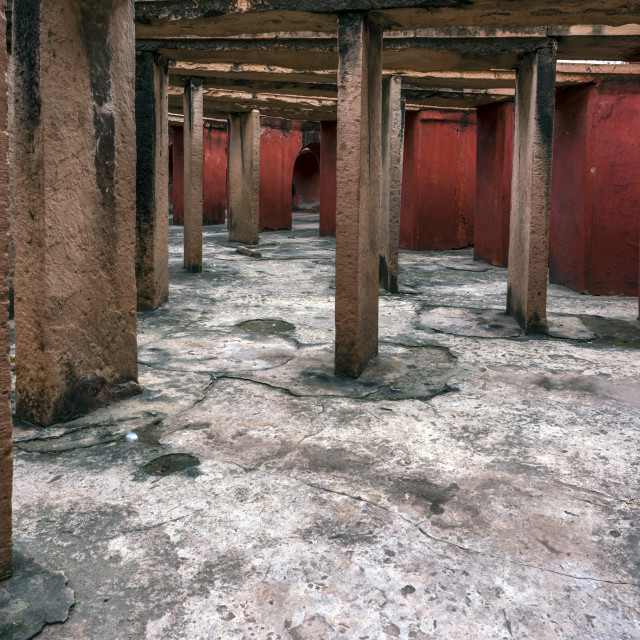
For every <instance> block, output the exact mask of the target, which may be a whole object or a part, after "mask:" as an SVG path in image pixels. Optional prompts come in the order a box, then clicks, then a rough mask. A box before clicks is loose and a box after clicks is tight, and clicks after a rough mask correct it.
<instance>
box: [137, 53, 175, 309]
mask: <svg viewBox="0 0 640 640" xmlns="http://www.w3.org/2000/svg"><path fill="white" fill-rule="evenodd" d="M168 68H169V61H168V60H167V59H166V58H162V57H159V56H157V55H155V54H153V53H148V52H143V51H138V52H137V53H136V146H137V148H138V155H137V165H136V185H137V187H136V282H137V286H138V311H153V310H154V309H157V308H158V307H159V306H160V305H161V304H162V303H163V302H166V301H167V300H168V299H169V104H168V90H169V82H168V80H169V76H168Z"/></svg>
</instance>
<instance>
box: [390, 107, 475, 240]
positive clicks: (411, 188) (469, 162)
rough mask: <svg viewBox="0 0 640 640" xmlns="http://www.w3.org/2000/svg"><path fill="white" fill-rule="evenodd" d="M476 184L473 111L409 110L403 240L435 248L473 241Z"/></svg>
mask: <svg viewBox="0 0 640 640" xmlns="http://www.w3.org/2000/svg"><path fill="white" fill-rule="evenodd" d="M475 184H476V116H475V113H473V112H466V111H464V112H463V111H444V110H430V111H421V112H419V113H408V114H407V118H406V129H405V149H404V167H403V184H402V204H401V215H400V246H401V247H403V248H406V249H414V250H432V249H460V248H462V247H467V246H469V245H471V244H473V219H474V212H475V197H476V194H475Z"/></svg>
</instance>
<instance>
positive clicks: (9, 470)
mask: <svg viewBox="0 0 640 640" xmlns="http://www.w3.org/2000/svg"><path fill="white" fill-rule="evenodd" d="M6 7H7V2H6V0H0V580H2V579H3V578H7V577H9V576H10V575H11V571H12V568H13V567H12V561H11V556H12V545H11V492H12V487H13V457H12V452H11V429H12V421H11V365H10V364H9V342H10V338H9V284H8V283H9V256H8V250H9V167H8V164H7V153H8V144H9V138H8V135H7V100H6V96H7V42H6V33H7V20H6V16H5V10H6Z"/></svg>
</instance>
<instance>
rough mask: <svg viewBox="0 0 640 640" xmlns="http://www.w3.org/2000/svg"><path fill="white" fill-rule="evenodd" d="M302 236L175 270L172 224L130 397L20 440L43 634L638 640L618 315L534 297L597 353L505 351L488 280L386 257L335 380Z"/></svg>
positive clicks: (561, 294) (423, 257)
mask: <svg viewBox="0 0 640 640" xmlns="http://www.w3.org/2000/svg"><path fill="white" fill-rule="evenodd" d="M315 233H316V229H314V228H313V226H312V225H310V224H306V225H305V226H304V228H302V229H301V230H300V231H294V232H280V233H271V234H262V236H261V245H260V251H261V253H262V255H263V257H262V259H261V260H251V259H249V258H247V257H245V256H242V255H239V254H237V253H235V245H234V244H233V243H228V242H227V239H226V235H225V233H224V229H223V228H222V227H208V228H207V227H205V233H204V238H205V247H204V254H203V255H204V265H203V273H202V274H187V273H185V272H184V271H183V270H182V269H181V265H182V249H181V230H180V229H179V228H175V227H172V229H171V241H170V242H171V246H170V253H171V292H170V302H169V303H168V305H166V306H165V307H163V308H162V309H161V310H159V311H158V312H155V313H145V314H140V317H139V340H140V359H141V361H142V363H143V364H142V366H141V379H140V382H141V385H142V387H143V393H142V395H140V396H138V397H136V398H131V399H129V400H126V401H123V402H120V403H118V404H114V405H111V406H109V407H105V408H102V409H100V410H99V411H97V412H95V413H94V414H92V415H90V416H87V417H85V418H82V419H79V420H77V421H74V422H73V423H69V424H67V425H56V426H55V427H54V428H52V429H51V430H49V431H47V432H44V431H43V430H34V429H30V428H28V426H25V425H21V426H20V427H18V428H17V429H16V436H17V437H16V449H15V456H16V471H15V473H16V476H15V502H14V506H15V526H16V533H15V542H16V545H17V548H18V549H19V550H21V552H23V553H26V554H29V555H31V556H33V557H34V558H35V560H36V561H37V562H38V563H40V564H42V565H43V566H46V567H48V568H50V569H51V570H60V571H64V574H65V576H66V577H67V578H68V580H69V587H70V588H71V589H73V590H74V592H75V596H76V605H75V606H74V607H73V609H72V610H71V614H70V616H69V619H68V620H67V622H65V623H64V624H57V625H54V626H50V627H47V628H45V629H44V630H43V631H42V633H41V634H40V636H39V637H42V638H46V639H55V640H63V639H64V640H67V639H69V640H78V639H80V638H87V639H93V638H110V639H121V638H122V639H128V638H135V639H140V638H145V639H149V640H156V639H157V640H161V639H166V638H185V639H189V640H205V639H206V640H212V639H218V638H219V639H221V640H230V639H238V640H240V639H242V640H244V639H249V638H260V639H263V638H264V639H270V640H275V639H282V640H291V639H294V640H297V639H311V638H313V639H314V640H317V639H323V638H326V639H328V640H329V639H330V640H333V639H344V640H351V639H354V640H355V639H358V640H364V639H367V638H368V639H369V640H374V639H375V640H379V639H386V638H401V639H403V640H409V639H417V640H423V639H431V638H438V639H445V640H460V639H462V638H464V639H465V640H467V639H479V640H488V639H494V638H496V639H505V640H511V639H512V638H535V639H536V640H551V639H553V640H569V639H571V640H637V639H639V638H640V556H639V554H638V548H639V544H640V534H639V533H638V532H639V531H640V517H639V515H638V514H639V513H640V511H639V509H640V504H639V502H638V489H639V478H640V474H639V466H640V447H639V444H640V391H639V390H640V358H639V357H638V355H639V351H638V348H637V347H638V345H637V344H636V342H635V340H636V335H637V331H638V330H639V329H640V325H638V322H637V321H636V320H635V319H634V314H635V313H636V310H637V307H636V305H637V301H636V300H634V299H629V298H610V299H609V298H598V299H594V298H589V297H587V296H582V295H579V294H574V293H573V292H570V291H568V290H566V289H562V288H560V287H553V288H552V293H551V296H550V306H551V310H552V312H553V314H556V315H557V316H558V317H561V318H562V321H563V323H565V324H566V325H571V326H572V327H573V328H578V329H579V330H580V331H582V329H581V326H584V327H586V330H587V331H591V332H592V333H594V334H595V336H596V337H595V338H594V339H592V340H587V339H584V337H583V336H582V335H581V336H579V339H568V338H567V337H559V338H553V337H527V336H522V335H520V334H516V335H513V336H504V335H500V331H499V330H498V329H497V328H496V327H491V324H493V323H492V321H491V318H494V319H495V318H496V317H499V316H500V314H502V311H503V305H504V300H505V295H506V294H505V292H506V271H505V270H503V269H497V268H495V267H489V268H487V269H486V270H480V271H477V270H470V269H469V264H470V260H471V252H470V251H468V250H467V251H460V252H444V253H442V252H425V253H417V252H416V253H414V252H402V253H401V256H400V263H401V272H400V279H401V287H403V288H404V290H405V291H407V293H401V294H399V295H397V296H390V295H386V294H383V295H381V299H380V325H381V331H380V337H381V341H380V356H379V358H378V360H377V361H376V362H374V363H373V364H372V367H371V368H370V370H369V371H368V372H367V373H366V374H365V376H364V377H363V378H362V379H361V380H360V381H355V382H354V381H351V380H349V381H347V380H343V379H340V378H335V377H334V376H333V374H332V355H331V344H332V340H333V291H334V290H333V288H332V284H333V283H332V281H333V278H334V274H333V262H332V261H333V249H334V243H333V240H332V239H330V238H316V237H315V235H314V234H315ZM456 262H459V264H460V268H451V267H452V266H455V264H456ZM443 263H444V264H446V265H447V266H446V267H445V266H443ZM483 269H484V265H483ZM401 290H402V289H401ZM502 317H503V318H505V317H504V316H502ZM594 318H595V319H594ZM506 322H507V321H506V320H505V323H506ZM578 322H579V323H580V324H578ZM456 327H457V329H456ZM460 327H462V330H459V329H460ZM478 328H480V329H482V331H484V334H483V335H482V336H479V335H477V334H478V333H479V332H478ZM469 329H470V330H469ZM513 333H514V334H515V332H513ZM575 337H578V336H575V335H574V336H573V338H575ZM130 433H135V435H136V436H137V440H131V439H128V438H127V434H130Z"/></svg>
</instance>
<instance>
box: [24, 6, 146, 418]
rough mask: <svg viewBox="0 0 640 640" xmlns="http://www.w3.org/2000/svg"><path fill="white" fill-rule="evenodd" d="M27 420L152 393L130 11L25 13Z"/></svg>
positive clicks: (35, 9)
mask: <svg viewBox="0 0 640 640" xmlns="http://www.w3.org/2000/svg"><path fill="white" fill-rule="evenodd" d="M13 57H14V60H13V63H14V87H13V90H14V97H15V102H14V107H15V116H14V117H15V127H14V132H13V133H14V167H13V177H14V190H13V192H14V201H15V218H16V222H15V248H16V280H15V324H16V375H17V383H16V413H17V414H18V416H19V417H20V418H23V419H25V420H27V421H29V422H32V423H35V424H39V425H49V424H51V423H53V422H58V421H63V420H68V419H71V418H73V417H75V416H78V415H81V414H82V413H84V412H86V411H88V410H91V409H92V408H94V407H95V406H97V405H98V404H100V403H102V402H104V401H107V400H110V399H113V398H114V397H122V396H123V395H125V394H127V393H133V392H136V391H139V387H138V386H137V384H135V380H136V379H137V375H138V367H137V337H136V275H135V246H136V220H135V202H136V183H135V175H136V148H135V143H136V137H135V116H134V100H135V91H134V82H133V79H134V77H135V33H134V9H133V2H131V0H108V1H105V2H93V1H92V0H48V1H47V2H41V1H40V0H24V1H22V0H21V1H20V2H15V3H14V5H13Z"/></svg>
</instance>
